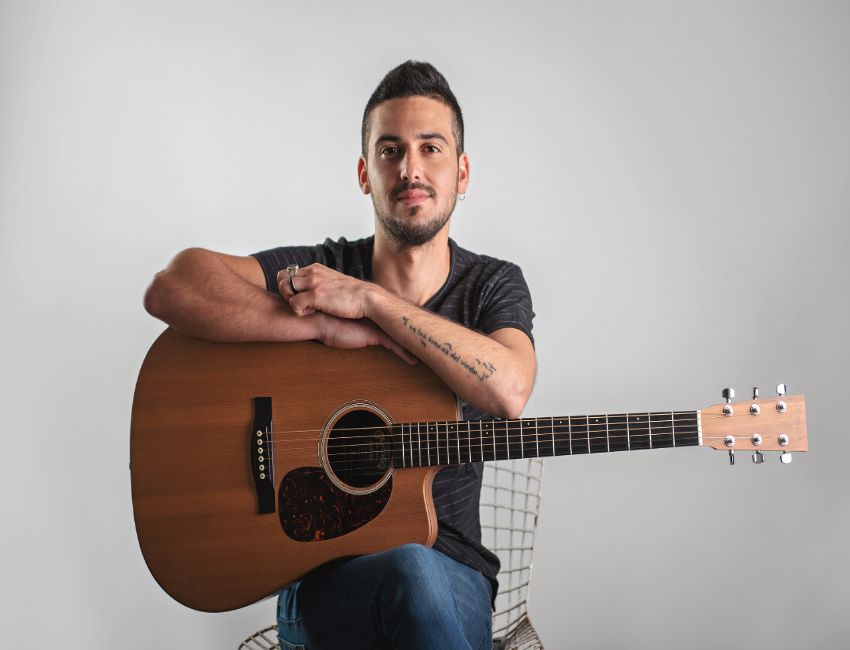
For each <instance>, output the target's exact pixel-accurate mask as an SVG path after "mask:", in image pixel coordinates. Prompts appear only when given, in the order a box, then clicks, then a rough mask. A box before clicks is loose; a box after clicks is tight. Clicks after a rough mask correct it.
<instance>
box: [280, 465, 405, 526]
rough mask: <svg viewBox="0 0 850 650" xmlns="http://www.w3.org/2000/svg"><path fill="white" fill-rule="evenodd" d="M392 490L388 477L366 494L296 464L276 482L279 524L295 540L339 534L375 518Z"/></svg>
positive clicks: (390, 479)
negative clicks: (295, 466) (354, 491)
mask: <svg viewBox="0 0 850 650" xmlns="http://www.w3.org/2000/svg"><path fill="white" fill-rule="evenodd" d="M391 492H392V477H390V478H389V480H387V482H386V483H385V484H384V485H383V486H381V487H380V488H379V489H377V490H375V491H374V492H372V493H370V494H365V495H355V494H349V493H348V492H344V491H343V490H340V489H339V488H338V487H337V486H335V485H334V484H333V483H332V482H331V481H330V479H329V478H328V476H327V474H325V471H324V470H323V469H322V468H320V467H298V468H297V469H294V470H292V471H290V472H289V473H288V474H287V475H286V476H284V477H283V480H282V481H281V482H280V490H279V493H278V504H279V511H280V525H281V526H282V527H283V531H284V532H285V533H286V535H287V536H288V537H289V538H290V539H293V540H295V541H296V542H320V541H322V540H326V539H333V538H335V537H341V536H342V535H346V534H348V533H350V532H352V531H354V530H357V529H358V528H360V527H361V526H364V525H366V524H367V523H369V522H370V521H372V520H373V519H374V518H375V517H377V516H378V515H379V514H380V513H381V511H382V510H383V509H384V507H385V506H386V505H387V502H388V501H389V500H390V493H391Z"/></svg>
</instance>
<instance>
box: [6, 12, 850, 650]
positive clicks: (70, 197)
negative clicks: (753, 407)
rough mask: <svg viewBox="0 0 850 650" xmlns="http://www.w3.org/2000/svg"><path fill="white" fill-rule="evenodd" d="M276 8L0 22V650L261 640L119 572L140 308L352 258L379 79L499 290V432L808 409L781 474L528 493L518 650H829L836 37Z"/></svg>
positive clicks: (841, 475) (574, 18) (841, 445)
mask: <svg viewBox="0 0 850 650" xmlns="http://www.w3.org/2000/svg"><path fill="white" fill-rule="evenodd" d="M305 5H306V3H286V2H283V1H277V2H273V1H267V2H259V1H242V2H226V3H225V2H200V1H197V2H138V3H129V2H117V1H106V0H104V1H103V2H95V1H84V2H74V3H71V2H59V1H57V2H35V1H20V2H9V1H8V0H4V1H3V2H2V3H0V7H2V9H0V12H1V13H0V216H2V222H0V223H1V224H2V225H1V226H0V228H2V230H0V265H1V266H0V290H2V293H0V298H2V303H0V304H2V310H3V312H2V323H0V328H2V337H0V361H2V363H0V373H2V384H0V388H2V392H0V394H2V405H3V408H2V409H0V425H2V441H3V442H2V445H3V446H2V455H0V459H2V460H0V462H2V472H0V481H2V483H0V499H2V512H3V514H4V517H3V519H4V523H3V525H2V531H0V539H2V581H3V588H2V590H0V594H2V595H0V598H2V603H0V606H2V610H1V611H2V612H3V614H2V616H0V626H1V627H0V646H3V647H30V646H35V645H39V646H43V647H48V646H49V647H54V646H55V647H62V648H113V647H121V648H128V649H129V648H178V647H179V648H184V647H185V648H235V646H236V644H237V643H238V641H239V640H240V639H241V638H243V637H244V636H246V635H247V634H248V633H249V632H250V631H251V630H252V629H256V628H257V627H260V626H262V625H266V624H269V623H271V621H272V619H273V605H272V603H271V602H266V603H261V604H259V605H255V606H252V607H248V608H246V609H243V610H240V611H236V612H231V613H227V614H217V615H211V614H201V613H197V612H193V611H191V610H188V609H185V608H184V607H182V606H180V605H178V604H177V603H175V602H173V601H172V600H171V599H170V598H169V597H167V596H166V595H165V594H164V593H163V592H162V591H160V589H159V588H158V586H157V585H156V584H155V582H154V581H153V579H152V578H151V577H150V575H149V574H148V572H147V569H146V567H145V564H144V562H143V560H142V557H141V554H140V552H139V549H138V546H137V543H136V540H135V533H134V528H133V520H132V511H131V501H130V490H129V473H128V468H127V464H128V455H129V450H128V433H129V417H130V405H131V401H132V395H133V387H134V382H135V378H136V373H137V371H138V368H139V365H140V363H141V361H142V358H143V356H144V354H145V352H146V350H147V346H148V345H149V344H150V343H151V342H152V340H153V338H154V337H155V335H156V334H157V333H158V332H159V331H160V329H161V327H162V326H161V324H160V323H158V322H157V321H155V320H154V319H152V318H150V317H149V316H148V315H147V314H145V313H144V311H143V310H142V306H141V298H142V294H143V291H144V289H145V287H146V285H147V283H148V282H149V280H150V278H151V276H152V275H153V273H154V272H155V271H156V270H158V269H159V268H162V267H163V266H164V265H165V263H166V262H167V261H168V259H169V258H170V257H171V256H172V255H173V254H174V253H176V252H177V251H178V250H180V249H182V248H185V247H188V246H193V245H198V246H206V247H210V248H213V249H217V250H222V251H227V252H232V253H240V254H247V253H250V252H252V251H255V250H259V249H262V248H265V247H269V246H272V245H278V244H285V243H315V242H318V241H321V240H322V239H323V238H324V237H325V236H327V235H332V236H334V237H336V236H339V235H347V236H349V237H355V236H360V235H364V234H367V233H369V232H370V231H371V227H372V224H371V204H370V202H369V199H368V198H366V197H363V196H361V195H360V194H359V192H358V189H357V186H356V176H355V164H356V158H357V153H358V147H359V120H360V115H361V111H362V108H363V106H364V104H365V102H366V100H367V98H368V96H369V94H370V93H371V91H372V90H373V89H374V87H375V85H376V84H377V82H378V81H379V80H380V78H381V77H382V76H383V74H384V73H385V72H386V71H388V70H389V69H390V68H392V67H393V66H395V65H396V64H398V63H400V62H401V61H403V60H404V59H407V58H417V59H422V60H428V61H431V62H433V63H434V64H435V65H436V66H437V67H438V68H439V69H441V70H442V71H443V73H444V74H445V75H446V76H447V78H448V79H449V81H450V83H451V84H452V86H453V88H454V90H455V93H456V94H457V96H458V98H459V100H460V103H461V106H462V107H463V110H464V113H465V116H466V121H467V149H468V151H469V154H470V158H471V172H472V173H471V185H470V189H469V193H468V198H467V200H466V201H465V203H463V204H461V205H460V207H459V209H458V211H457V212H456V215H455V218H454V225H453V233H454V237H455V238H456V239H457V240H458V242H459V243H461V245H463V246H465V247H468V248H471V249H473V250H478V251H482V252H488V253H490V254H492V255H496V256H500V257H504V258H508V259H511V260H513V261H516V262H517V263H519V264H520V265H521V266H522V267H523V269H524V272H525V274H526V278H527V279H528V282H529V284H530V286H531V288H532V293H533V297H534V300H535V309H536V311H537V319H536V323H535V334H536V337H537V349H538V354H539V361H540V371H539V376H538V381H537V387H536V390H535V393H534V395H533V397H532V399H531V401H530V403H529V405H528V407H527V409H526V414H527V415H558V414H580V413H586V412H590V413H593V412H606V411H608V412H611V411H619V412H622V411H624V410H630V409H631V410H647V409H671V408H675V409H692V408H699V407H702V406H706V405H708V404H710V403H715V402H717V401H719V396H720V395H719V393H720V389H721V388H722V387H723V386H727V385H729V386H734V387H735V388H737V389H738V393H739V395H742V396H743V395H745V394H746V393H747V391H748V390H749V389H750V387H751V386H754V385H758V386H760V387H761V389H762V394H763V396H768V395H770V394H771V389H772V386H773V385H774V384H776V383H777V382H780V381H781V382H787V383H788V385H789V388H790V389H791V391H792V392H804V393H806V395H807V397H808V406H809V411H808V412H809V433H810V438H811V447H812V451H811V452H810V453H809V454H797V455H796V456H795V459H794V462H793V463H792V464H791V465H789V466H781V465H780V463H779V462H778V460H777V459H776V455H775V454H771V455H770V456H769V458H768V459H767V462H766V463H765V464H764V465H762V466H758V467H757V466H754V465H752V464H751V463H750V462H749V460H748V459H747V457H746V456H742V457H739V464H738V465H736V466H735V467H734V468H730V467H728V465H727V462H726V458H725V455H724V454H722V453H717V452H712V451H710V450H708V449H688V450H666V451H660V452H655V453H650V452H640V453H635V454H613V455H608V456H593V457H586V456H585V457H576V458H560V459H555V460H552V461H548V462H547V470H546V480H545V484H544V500H543V507H542V514H541V520H540V527H539V541H538V550H537V553H536V556H535V575H534V578H533V590H532V600H531V614H532V618H533V620H534V622H535V624H536V626H537V627H538V629H539V631H540V633H541V635H542V637H543V639H544V641H545V642H546V644H547V647H549V648H567V647H575V648H771V649H772V650H778V649H781V648H796V647H806V648H837V647H842V646H845V645H846V643H847V640H848V639H850V618H848V616H847V603H848V601H849V600H850V567H848V562H847V548H848V546H849V545H850V506H848V498H847V494H848V488H850V480H848V478H847V471H846V469H845V465H846V463H847V462H848V459H850V443H848V440H847V436H846V435H845V426H844V422H843V419H842V416H841V413H842V412H843V411H842V406H841V404H842V403H844V401H845V400H846V394H847V392H848V384H847V380H846V377H847V372H846V368H847V363H848V361H850V353H849V352H850V350H848V347H850V346H848V338H847V331H848V322H847V321H848V311H849V310H848V292H847V286H846V285H847V278H848V273H850V263H848V256H847V255H846V250H845V249H846V248H847V245H848V243H850V237H849V236H848V235H850V229H849V228H848V217H850V214H848V208H850V190H848V188H850V183H848V180H850V179H848V168H849V167H848V165H849V164H850V158H848V152H849V151H850V122H848V118H847V116H848V115H850V39H848V37H847V36H848V34H850V5H848V3H846V2H827V1H818V2H802V1H801V2H740V1H736V2H725V1H724V2H674V1H672V0H671V1H669V2H658V1H654V2H642V3H633V2H544V3H535V2H528V3H524V4H522V5H520V4H519V3H503V2H489V3H483V2H482V3H463V4H461V3H457V4H456V3H452V2H430V3H426V4H420V5H411V4H407V5H402V4H399V3H389V2H375V3H373V2H361V3H342V2H340V3H337V4H333V5H331V4H327V3H313V4H311V5H310V6H309V7H306V6H305ZM842 395H844V396H845V397H842ZM36 640H37V644H36Z"/></svg>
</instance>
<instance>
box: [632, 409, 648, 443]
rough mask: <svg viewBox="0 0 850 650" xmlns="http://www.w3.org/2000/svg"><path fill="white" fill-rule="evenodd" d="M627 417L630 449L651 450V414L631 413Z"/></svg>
mask: <svg viewBox="0 0 850 650" xmlns="http://www.w3.org/2000/svg"><path fill="white" fill-rule="evenodd" d="M626 417H627V418H628V419H627V421H628V427H629V441H630V445H631V447H630V448H631V449H649V448H650V447H649V413H629V414H628V415H627V416H626Z"/></svg>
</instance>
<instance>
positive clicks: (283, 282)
mask: <svg viewBox="0 0 850 650" xmlns="http://www.w3.org/2000/svg"><path fill="white" fill-rule="evenodd" d="M277 291H278V293H279V294H280V295H281V296H283V297H284V298H286V299H287V300H289V299H290V298H291V297H292V296H293V295H294V294H293V293H292V289H291V288H290V287H289V272H288V271H287V270H285V269H284V270H283V271H278V272H277Z"/></svg>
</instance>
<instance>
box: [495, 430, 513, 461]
mask: <svg viewBox="0 0 850 650" xmlns="http://www.w3.org/2000/svg"><path fill="white" fill-rule="evenodd" d="M493 445H494V449H493V454H494V456H495V459H496V460H505V459H506V458H510V457H511V456H510V449H509V448H508V421H507V420H494V422H493Z"/></svg>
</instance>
